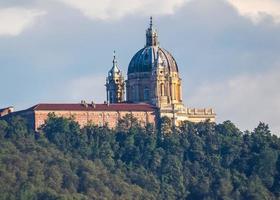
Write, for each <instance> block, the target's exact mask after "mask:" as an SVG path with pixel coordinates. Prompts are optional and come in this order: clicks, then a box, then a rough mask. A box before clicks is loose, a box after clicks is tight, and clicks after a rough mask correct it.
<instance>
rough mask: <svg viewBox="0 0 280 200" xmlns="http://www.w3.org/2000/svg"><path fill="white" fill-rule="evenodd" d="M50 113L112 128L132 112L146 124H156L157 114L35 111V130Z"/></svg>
mask: <svg viewBox="0 0 280 200" xmlns="http://www.w3.org/2000/svg"><path fill="white" fill-rule="evenodd" d="M49 113H54V114H55V115H56V116H59V117H66V118H70V117H73V118H74V120H75V121H76V122H78V123H79V124H80V126H81V127H83V126H85V125H87V124H89V123H92V124H95V125H98V126H104V125H106V124H107V125H108V126H109V127H110V128H115V127H116V126H117V123H118V120H119V119H120V118H122V117H124V116H125V115H126V114H132V115H133V116H134V117H136V118H137V119H138V120H139V121H140V123H141V124H142V125H143V126H144V125H146V124H147V123H152V124H154V125H155V122H156V115H155V113H154V112H151V111H148V112H146V111H132V112H127V111H119V112H118V111H51V110H50V111H35V130H36V131H37V130H38V128H40V126H42V125H43V124H44V123H45V121H46V120H47V118H48V114H49Z"/></svg>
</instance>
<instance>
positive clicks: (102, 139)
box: [0, 114, 280, 200]
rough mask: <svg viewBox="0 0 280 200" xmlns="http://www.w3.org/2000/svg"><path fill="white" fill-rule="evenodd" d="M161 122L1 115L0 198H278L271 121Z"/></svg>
mask: <svg viewBox="0 0 280 200" xmlns="http://www.w3.org/2000/svg"><path fill="white" fill-rule="evenodd" d="M158 130H159V131H156V130H155V129H154V127H152V126H151V125H150V124H149V125H147V126H146V127H141V126H140V123H139V122H138V121H137V119H136V118H134V117H133V116H132V115H127V116H125V117H124V118H123V119H121V120H120V121H119V124H118V127H117V128H116V130H111V129H109V128H108V127H106V126H105V127H97V126H94V125H92V124H89V125H87V126H85V127H82V128H81V127H80V126H79V125H78V124H77V123H76V122H74V121H73V120H72V119H66V118H61V117H56V116H55V115H53V114H51V115H50V116H49V119H48V120H47V123H46V124H45V125H44V126H43V127H42V128H41V131H40V133H34V132H33V131H32V130H29V128H28V126H27V125H26V123H25V120H24V119H23V118H20V117H13V118H11V119H8V120H7V121H5V120H0V200H1V199H5V200H6V199H8V200H13V199H20V200H25V199H26V200H27V199H28V200H44V199H46V200H68V199H69V200H90V199H124V200H125V199H128V200H130V199H155V200H156V199H167V200H168V199H170V200H173V199H185V200H196V199H198V200H200V199H205V200H210V199H215V200H231V199H232V200H233V199H236V200H243V199H248V200H251V199H252V200H257V199H260V200H263V199H272V200H273V199H280V154H279V153H280V139H279V138H278V137H276V136H274V135H272V134H271V133H270V131H269V128H268V126H267V125H266V124H264V123H260V124H259V126H258V127H257V128H256V129H255V130H254V131H253V132H252V133H249V132H245V133H242V132H241V131H240V130H239V129H238V128H237V127H236V126H235V125H234V124H233V123H232V122H230V121H226V122H224V123H222V124H214V123H209V122H205V123H198V124H193V123H190V122H184V123H182V124H181V126H180V127H173V125H172V123H171V121H170V120H169V119H168V118H163V119H162V120H161V121H160V123H159V126H158Z"/></svg>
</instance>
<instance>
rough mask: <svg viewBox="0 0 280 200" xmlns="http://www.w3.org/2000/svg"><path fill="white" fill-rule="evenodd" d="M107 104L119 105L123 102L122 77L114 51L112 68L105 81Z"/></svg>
mask: <svg viewBox="0 0 280 200" xmlns="http://www.w3.org/2000/svg"><path fill="white" fill-rule="evenodd" d="M105 86H106V91H107V102H109V103H120V102H123V101H124V77H123V76H122V73H121V70H120V69H119V68H118V62H117V59H116V52H115V51H114V58H113V67H112V68H111V69H110V71H109V73H108V77H107V79H106V85H105Z"/></svg>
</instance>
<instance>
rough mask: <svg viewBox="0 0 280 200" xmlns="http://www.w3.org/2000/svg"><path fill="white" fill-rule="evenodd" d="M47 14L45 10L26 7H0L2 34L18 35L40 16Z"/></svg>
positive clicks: (0, 29)
mask: <svg viewBox="0 0 280 200" xmlns="http://www.w3.org/2000/svg"><path fill="white" fill-rule="evenodd" d="M45 14H46V12H45V11H39V10H33V9H30V10H29V9H25V8H4V9H0V36H1V35H8V36H17V35H19V34H20V33H22V32H23V31H24V30H25V29H26V28H28V27H30V26H32V25H33V24H34V23H35V21H36V19H37V18H38V17H39V16H42V15H45Z"/></svg>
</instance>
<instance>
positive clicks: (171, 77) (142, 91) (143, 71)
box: [126, 18, 216, 125]
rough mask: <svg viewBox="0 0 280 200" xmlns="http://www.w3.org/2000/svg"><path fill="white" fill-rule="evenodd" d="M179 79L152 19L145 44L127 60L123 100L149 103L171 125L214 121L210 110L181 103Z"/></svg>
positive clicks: (173, 60) (180, 80)
mask: <svg viewBox="0 0 280 200" xmlns="http://www.w3.org/2000/svg"><path fill="white" fill-rule="evenodd" d="M182 91H183V90H182V79H181V78H180V73H179V69H178V65H177V62H176V60H175V59H174V57H173V56H172V55H171V53H169V52H168V51H167V50H165V49H164V48H162V47H160V45H159V41H158V34H157V31H156V29H155V28H154V26H153V22H152V18H151V22H150V26H149V28H148V29H147V30H146V45H145V47H144V48H142V49H140V50H139V51H138V52H137V53H136V54H135V55H134V56H133V58H132V59H131V61H130V63H129V67H128V73H127V80H126V94H127V101H128V102H131V103H142V102H145V103H149V104H151V105H154V106H156V107H157V108H158V109H159V114H158V115H159V116H160V117H164V116H165V117H169V118H171V119H172V121H173V124H174V125H179V124H180V123H181V122H182V121H191V122H202V121H206V120H209V121H211V122H214V121H215V119H216V115H215V113H214V111H213V109H211V108H210V109H192V108H188V107H186V106H185V105H184V104H183V98H182V96H183V92H182Z"/></svg>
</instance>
